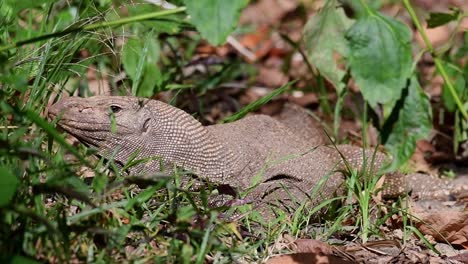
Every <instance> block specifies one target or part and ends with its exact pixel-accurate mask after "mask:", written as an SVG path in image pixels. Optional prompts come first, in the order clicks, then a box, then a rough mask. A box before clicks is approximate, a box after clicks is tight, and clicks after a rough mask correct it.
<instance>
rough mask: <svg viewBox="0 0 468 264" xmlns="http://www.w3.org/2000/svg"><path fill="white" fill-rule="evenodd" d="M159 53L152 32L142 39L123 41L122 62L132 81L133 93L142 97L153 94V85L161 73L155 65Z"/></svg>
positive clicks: (157, 81) (158, 81)
mask: <svg viewBox="0 0 468 264" xmlns="http://www.w3.org/2000/svg"><path fill="white" fill-rule="evenodd" d="M159 54H160V48H159V45H158V43H157V42H156V41H155V39H154V38H153V37H152V34H150V36H148V37H146V38H145V39H144V40H140V39H129V40H128V41H127V43H125V46H124V47H123V51H122V63H123V66H124V69H125V71H126V72H127V74H128V75H129V76H130V78H131V79H132V81H133V88H132V93H133V94H134V95H136V96H142V97H149V96H151V95H153V90H154V87H155V86H156V85H157V84H158V83H160V81H161V80H160V79H161V73H160V71H159V69H158V68H157V66H156V63H157V62H158V59H159Z"/></svg>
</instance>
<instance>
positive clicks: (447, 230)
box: [412, 200, 468, 246]
mask: <svg viewBox="0 0 468 264" xmlns="http://www.w3.org/2000/svg"><path fill="white" fill-rule="evenodd" d="M412 212H413V215H414V216H415V217H417V218H415V221H417V223H416V227H417V228H418V229H419V231H421V232H422V233H423V234H425V235H429V236H432V237H433V238H434V239H435V240H436V241H440V242H446V241H448V242H449V243H451V244H452V245H465V246H466V245H468V212H466V211H463V208H461V209H460V208H458V207H447V206H445V205H444V204H443V203H441V202H439V201H435V200H431V201H420V202H415V203H413V205H412ZM418 219H419V220H418Z"/></svg>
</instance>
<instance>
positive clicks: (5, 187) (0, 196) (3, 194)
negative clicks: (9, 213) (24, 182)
mask: <svg viewBox="0 0 468 264" xmlns="http://www.w3.org/2000/svg"><path fill="white" fill-rule="evenodd" d="M18 183H19V181H18V178H16V176H15V175H14V174H13V173H12V172H11V170H10V169H9V168H8V167H0V207H3V206H6V205H8V204H9V203H10V202H11V200H12V199H13V197H14V195H15V193H16V188H17V187H18Z"/></svg>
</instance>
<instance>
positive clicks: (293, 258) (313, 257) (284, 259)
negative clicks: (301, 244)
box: [266, 253, 354, 264]
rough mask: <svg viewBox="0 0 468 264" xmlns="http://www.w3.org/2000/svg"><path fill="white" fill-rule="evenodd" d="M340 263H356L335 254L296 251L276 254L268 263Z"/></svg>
mask: <svg viewBox="0 0 468 264" xmlns="http://www.w3.org/2000/svg"><path fill="white" fill-rule="evenodd" d="M306 263H307V264H326V263H330V264H338V263H344V264H346V263H354V262H351V261H348V260H344V259H342V258H338V257H335V256H324V255H320V254H314V253H296V254H287V255H281V256H276V257H273V258H271V259H269V260H268V261H267V262H266V264H306Z"/></svg>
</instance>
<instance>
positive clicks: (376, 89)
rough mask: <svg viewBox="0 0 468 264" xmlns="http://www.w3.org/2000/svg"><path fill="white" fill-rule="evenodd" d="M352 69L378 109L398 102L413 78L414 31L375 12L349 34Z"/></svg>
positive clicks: (367, 98)
mask: <svg viewBox="0 0 468 264" xmlns="http://www.w3.org/2000/svg"><path fill="white" fill-rule="evenodd" d="M346 39H347V40H348V45H349V57H348V67H349V68H350V70H351V75H352V76H353V78H354V80H355V81H356V83H357V85H358V86H359V88H360V89H361V92H362V94H363V96H364V98H365V99H366V100H367V101H368V102H369V104H370V105H371V106H372V107H373V108H375V107H376V105H377V104H378V103H382V104H387V103H390V104H392V103H394V102H395V101H396V100H398V98H400V95H401V91H402V89H403V88H404V87H405V86H406V82H407V79H408V78H409V77H410V76H411V67H412V56H411V45H410V44H411V43H410V41H411V31H410V30H409V29H408V27H407V26H406V25H405V24H403V23H401V22H398V21H396V20H394V19H392V18H389V17H386V16H383V15H381V14H379V13H376V12H374V11H371V13H370V14H368V15H367V16H364V17H362V18H360V19H359V20H358V21H357V22H356V23H354V25H353V26H352V27H351V28H350V29H349V30H348V32H347V33H346Z"/></svg>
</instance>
